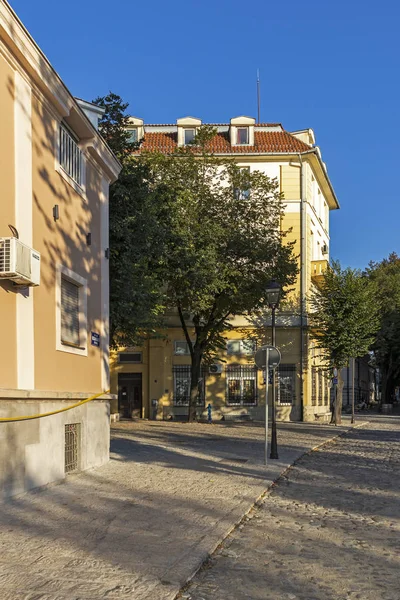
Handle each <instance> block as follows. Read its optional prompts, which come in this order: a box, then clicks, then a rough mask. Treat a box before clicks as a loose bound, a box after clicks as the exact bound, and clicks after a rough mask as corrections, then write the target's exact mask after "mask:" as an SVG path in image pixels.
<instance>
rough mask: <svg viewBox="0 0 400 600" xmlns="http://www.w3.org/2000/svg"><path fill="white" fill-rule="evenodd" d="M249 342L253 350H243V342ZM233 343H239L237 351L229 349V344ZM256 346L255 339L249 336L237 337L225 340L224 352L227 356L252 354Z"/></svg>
mask: <svg viewBox="0 0 400 600" xmlns="http://www.w3.org/2000/svg"><path fill="white" fill-rule="evenodd" d="M248 342H250V343H251V344H252V345H253V350H252V351H251V352H245V351H244V350H243V347H244V344H246V343H248ZM234 343H238V344H239V351H238V352H234V351H231V350H230V349H229V346H230V345H232V344H234ZM256 348H257V344H256V342H255V340H252V339H251V338H243V339H237V340H228V341H227V342H226V353H227V355H228V356H252V355H253V354H254V352H255V351H256Z"/></svg>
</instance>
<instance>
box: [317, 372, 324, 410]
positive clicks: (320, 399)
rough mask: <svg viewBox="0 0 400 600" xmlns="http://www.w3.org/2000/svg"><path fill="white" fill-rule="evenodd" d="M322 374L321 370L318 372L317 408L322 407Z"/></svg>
mask: <svg viewBox="0 0 400 600" xmlns="http://www.w3.org/2000/svg"><path fill="white" fill-rule="evenodd" d="M322 377H323V373H322V371H321V369H319V370H318V406H323V403H324V399H323V382H322Z"/></svg>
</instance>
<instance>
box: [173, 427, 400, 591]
mask: <svg viewBox="0 0 400 600" xmlns="http://www.w3.org/2000/svg"><path fill="white" fill-rule="evenodd" d="M399 493H400V417H391V418H390V417H374V418H373V419H372V420H371V422H370V424H369V425H368V426H367V427H365V428H362V429H355V430H352V431H351V432H349V433H348V434H347V435H346V436H345V437H342V438H339V439H337V440H335V441H334V442H332V443H330V444H327V445H325V446H324V447H323V448H321V449H320V450H319V451H317V452H313V453H311V454H308V455H306V456H304V457H303V458H301V459H300V460H299V461H298V462H297V464H296V465H295V466H294V467H293V468H292V469H290V470H289V471H288V472H287V473H286V474H285V475H284V476H282V477H281V478H280V479H279V480H278V482H277V484H276V485H274V486H273V487H272V488H271V489H270V491H269V492H268V493H267V495H266V496H265V497H264V499H263V500H262V501H261V502H260V506H259V507H256V508H255V509H253V510H252V511H251V513H249V515H248V517H249V518H248V519H244V520H243V522H242V524H241V525H240V526H239V527H238V528H237V529H236V530H235V531H234V532H232V534H231V535H230V536H228V538H227V539H226V541H225V542H224V543H223V544H222V546H221V547H220V548H219V550H217V552H216V553H215V554H214V555H213V557H212V559H211V560H210V561H209V562H208V563H207V564H206V565H205V567H204V568H203V569H202V570H201V571H200V572H199V574H198V575H197V576H196V577H195V578H194V580H193V582H192V583H191V585H190V586H189V587H188V588H187V589H186V591H185V592H184V593H183V594H182V595H180V596H179V597H180V598H186V599H189V598H190V599H191V600H209V599H212V600H226V599H228V598H229V600H244V599H247V598H251V600H261V599H262V600H272V599H273V600H355V599H357V600H399V599H400V504H399V498H400V495H399Z"/></svg>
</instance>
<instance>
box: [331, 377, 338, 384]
mask: <svg viewBox="0 0 400 600" xmlns="http://www.w3.org/2000/svg"><path fill="white" fill-rule="evenodd" d="M337 382H338V378H337V377H333V379H332V383H333V385H336V384H337Z"/></svg>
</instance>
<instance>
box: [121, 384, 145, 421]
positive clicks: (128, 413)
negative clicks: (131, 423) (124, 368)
mask: <svg viewBox="0 0 400 600" xmlns="http://www.w3.org/2000/svg"><path fill="white" fill-rule="evenodd" d="M118 411H119V413H120V414H121V415H122V416H123V417H125V418H128V419H135V418H136V419H139V418H140V417H141V416H142V374H141V373H120V374H119V375H118Z"/></svg>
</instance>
